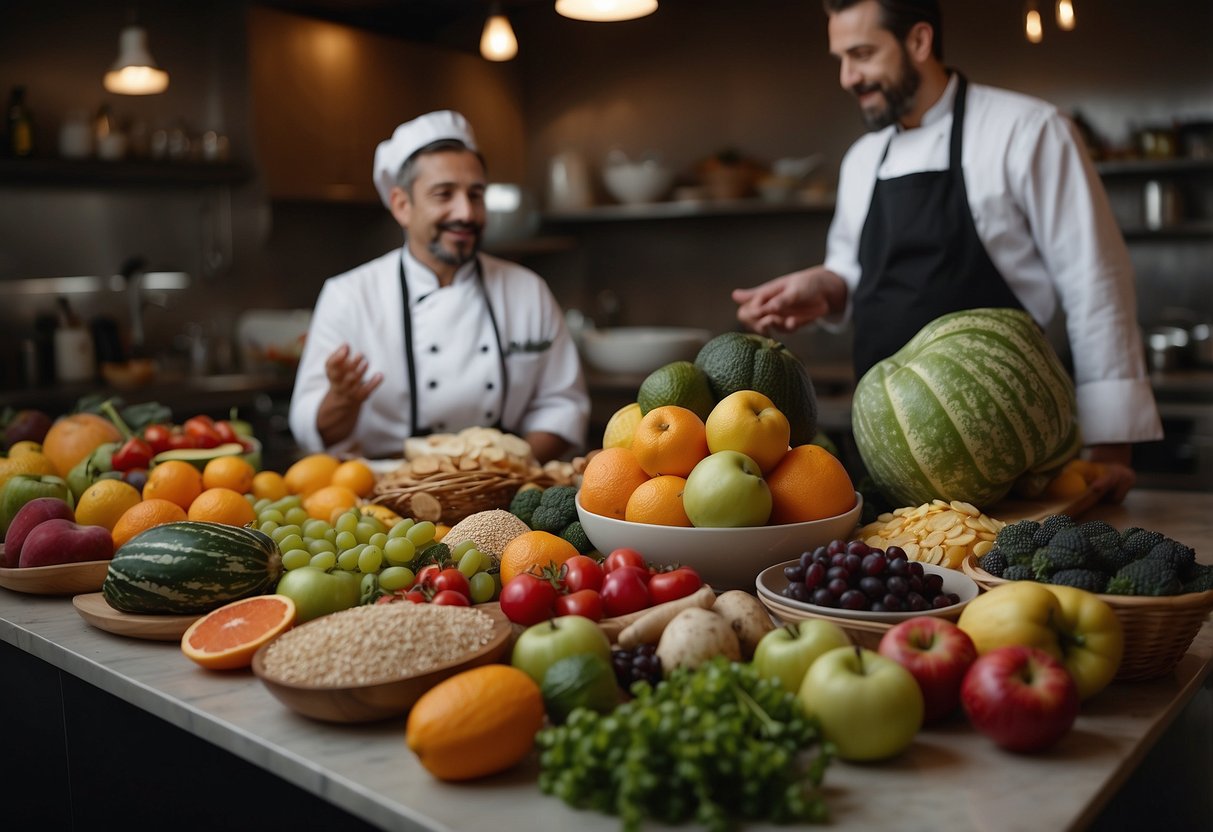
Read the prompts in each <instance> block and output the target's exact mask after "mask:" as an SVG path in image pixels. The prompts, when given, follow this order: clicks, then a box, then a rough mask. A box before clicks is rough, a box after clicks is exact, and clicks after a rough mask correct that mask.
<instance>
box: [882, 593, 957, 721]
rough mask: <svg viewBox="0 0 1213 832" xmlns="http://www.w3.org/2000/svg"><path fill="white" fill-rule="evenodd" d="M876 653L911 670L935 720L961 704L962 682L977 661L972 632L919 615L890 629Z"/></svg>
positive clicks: (926, 717)
mask: <svg viewBox="0 0 1213 832" xmlns="http://www.w3.org/2000/svg"><path fill="white" fill-rule="evenodd" d="M877 652H879V653H880V655H882V656H884V657H885V658H886V659H892V660H893V661H895V662H897V663H898V664H900V665H901V666H902V667H904V668H905V669H906V670H908V671H910V675H912V676H913V677H914V679H915V681H917V682H918V686H919V687H920V688H922V698H923V701H924V702H925V704H926V713H925V714H924V717H923V718H924V721H926V722H933V721H935V720H937V719H941V718H943V717H945V716H947V715H948V714H950V713H952V712H953V711H955V710H956V708H957V707H958V706H959V705H960V683H961V681H963V680H964V677H965V674H966V673H967V672H968V671H969V668H970V667H971V666H972V664H973V662H974V661H976V660H977V648H976V647H974V646H973V639H971V638H969V634H968V633H966V632H965V631H964V630H962V629H960V628H959V627H957V626H956V625H955V624H953V623H952V622H951V621H948V620H947V619H945V618H935V617H933V616H929V615H920V616H916V617H914V618H910V619H907V620H905V621H902V622H901V623H899V624H896V625H894V626H893V627H891V628H889V630H888V631H887V632H886V633H885V634H884V636H883V637H882V638H881V639H880V647H879V648H878V650H877Z"/></svg>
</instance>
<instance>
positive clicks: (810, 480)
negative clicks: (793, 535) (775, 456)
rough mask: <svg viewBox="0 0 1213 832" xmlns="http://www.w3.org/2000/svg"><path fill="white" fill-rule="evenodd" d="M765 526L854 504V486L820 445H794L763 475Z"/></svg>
mask: <svg viewBox="0 0 1213 832" xmlns="http://www.w3.org/2000/svg"><path fill="white" fill-rule="evenodd" d="M766 480H767V486H768V487H769V488H770V489H771V519H770V520H768V521H767V523H768V525H772V526H774V525H780V524H783V523H803V522H805V521H808V520H823V519H825V518H827V517H835V516H837V515H839V514H842V513H843V512H845V511H850V510H851V509H852V508H854V507H855V486H853V485H852V484H851V476H850V475H849V474H848V473H847V469H846V468H844V467H843V466H842V463H841V462H839V461H838V458H837V457H835V456H834V455H833V454H831V453H830V452H829V451H827V450H826V449H825V448H822V447H821V446H820V445H798V446H796V447H795V448H792V449H791V450H790V451H788V452H787V453H786V454H784V456H783V459H782V460H780V462H779V464H778V465H776V466H775V469H774V470H773V471H771V473H769V474H767V477H766Z"/></svg>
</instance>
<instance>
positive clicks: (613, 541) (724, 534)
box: [577, 492, 963, 590]
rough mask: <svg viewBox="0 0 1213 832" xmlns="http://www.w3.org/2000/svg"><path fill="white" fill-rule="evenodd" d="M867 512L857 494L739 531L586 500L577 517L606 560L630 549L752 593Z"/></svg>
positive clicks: (844, 533) (842, 535)
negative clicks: (619, 510)
mask: <svg viewBox="0 0 1213 832" xmlns="http://www.w3.org/2000/svg"><path fill="white" fill-rule="evenodd" d="M862 511H863V497H862V496H861V495H860V494H859V493H858V492H856V494H855V507H854V508H852V509H851V510H850V511H848V512H846V513H845V514H840V515H838V516H837V517H830V518H827V519H825V520H814V521H812V522H809V523H788V524H785V525H782V526H750V527H746V528H739V529H695V528H686V527H681V526H652V525H648V524H646V523H628V522H627V521H624V520H616V519H614V518H611V517H603V516H602V515H600V514H592V513H591V512H588V511H586V510H585V509H584V508H582V507H581V500H580V499H578V500H577V516H578V518H580V520H581V525H582V527H583V528H584V529H585V533H586V536H588V537H589V538H590V542H591V543H593V544H594V547H595V548H596V549H598V551H599V552H602V553H603V554H604V555H605V554H608V553H609V552H611V551H612V550H613V549H619V548H621V547H628V548H632V549H635V550H636V551H638V552H640V554H642V555H644V558H645V560H647V561H650V562H651V563H655V564H661V565H668V564H675V563H677V564H681V565H683V566H690V567H692V568H694V569H695V571H696V572H698V573H699V576H700V577H701V578H703V580H704V581H705V582H706V583H708V584H711V586H712V588H713V589H716V590H726V589H745V590H749V589H750V588H751V587H752V586H754V576H755V575H757V574H758V573H759V572H761V571H762V570H763V569H766V568H767V567H768V566H771V565H773V564H781V566H780V569H781V570H782V568H783V567H782V564H783V562H784V561H787V560H788V559H789V558H793V557H799V555H800V553H801V552H803V551H805V550H806V549H813V548H815V547H817V546H821V545H823V544H826V543H829V542H830V541H831V540H836V539H838V540H841V539H846V538H847V537H848V536H849V535H850V533H851V532H852V531H853V530H854V529H855V524H856V523H857V522H858V520H859V515H860V513H861V512H862ZM780 577H781V578H782V577H783V573H782V571H781V572H780ZM962 577H963V576H962ZM785 583H786V582H785Z"/></svg>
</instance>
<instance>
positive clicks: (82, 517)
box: [76, 479, 143, 532]
mask: <svg viewBox="0 0 1213 832" xmlns="http://www.w3.org/2000/svg"><path fill="white" fill-rule="evenodd" d="M142 499H143V498H142V497H141V496H140V495H139V490H138V489H137V488H135V486H133V485H131V484H130V483H128V482H123V481H122V480H116V479H104V480H97V481H96V482H95V483H93V484H92V485H90V486H89V487H88V488H86V489H85V490H84V493H83V494H81V495H80V502H79V503H77V504H76V522H77V523H79V524H80V525H82V526H104V527H105V529H106V531H111V532H112V531H113V530H114V526H116V525H117V524H118V518H120V517H121V516H122V515H123V514H125V513H126V510H127V509H129V508H131V507H132V506H135V505H137V504H138V503H139V502H141V501H142Z"/></svg>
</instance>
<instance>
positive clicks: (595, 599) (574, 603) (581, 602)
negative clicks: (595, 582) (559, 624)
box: [556, 589, 602, 621]
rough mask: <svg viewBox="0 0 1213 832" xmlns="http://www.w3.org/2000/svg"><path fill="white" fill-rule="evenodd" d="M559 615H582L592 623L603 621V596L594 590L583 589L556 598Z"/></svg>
mask: <svg viewBox="0 0 1213 832" xmlns="http://www.w3.org/2000/svg"><path fill="white" fill-rule="evenodd" d="M556 614H557V615H581V616H584V617H586V618H588V619H590V620H591V621H601V620H602V596H601V595H599V594H598V592H597V591H596V590H593V589H581V590H578V591H577V592H570V593H569V594H568V595H559V596H557V597H556Z"/></svg>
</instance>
